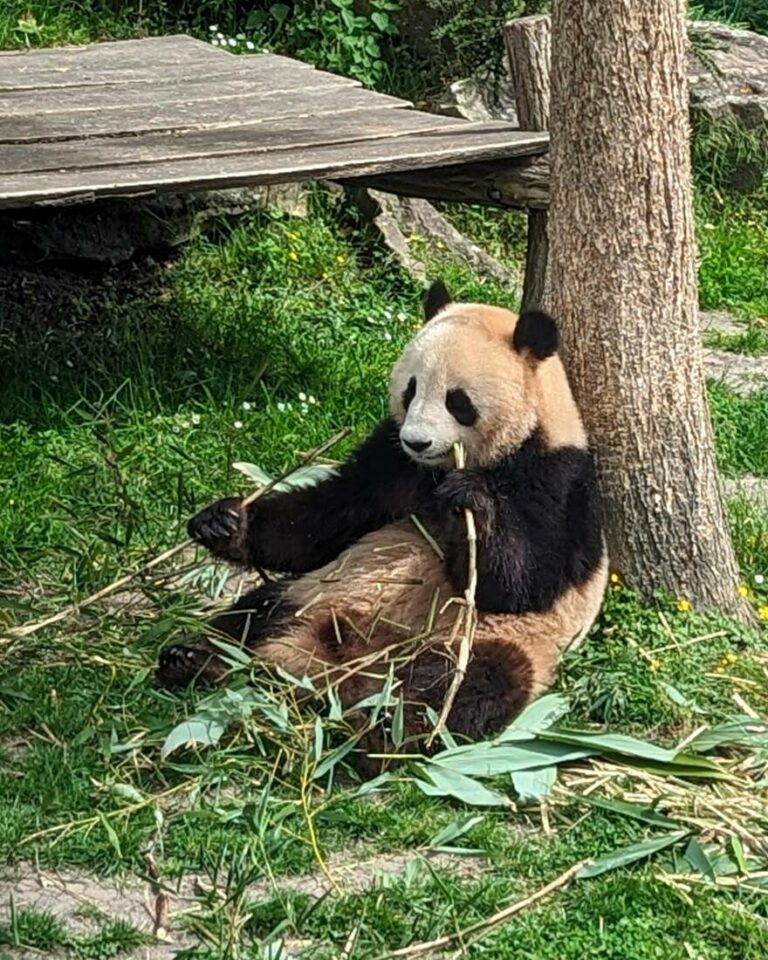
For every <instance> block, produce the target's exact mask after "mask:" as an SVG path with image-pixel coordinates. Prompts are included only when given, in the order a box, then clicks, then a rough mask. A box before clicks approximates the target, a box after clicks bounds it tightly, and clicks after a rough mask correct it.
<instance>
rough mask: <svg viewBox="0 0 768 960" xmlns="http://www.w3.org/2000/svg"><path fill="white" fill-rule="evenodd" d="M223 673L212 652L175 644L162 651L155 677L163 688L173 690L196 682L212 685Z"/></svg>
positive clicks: (198, 647) (201, 648) (219, 662)
mask: <svg viewBox="0 0 768 960" xmlns="http://www.w3.org/2000/svg"><path fill="white" fill-rule="evenodd" d="M221 673H222V664H221V661H220V660H219V659H218V658H217V656H216V654H215V653H213V651H212V650H210V649H207V648H205V647H202V646H195V647H187V646H182V645H181V644H173V646H170V647H166V648H165V650H163V651H161V653H160V656H159V658H158V661H157V670H156V671H155V677H156V679H157V682H158V683H159V684H160V686H161V687H165V688H166V689H173V688H175V687H187V686H189V685H190V684H191V683H193V682H195V681H199V682H202V683H212V682H214V681H215V680H217V679H218V678H219V677H220V676H221Z"/></svg>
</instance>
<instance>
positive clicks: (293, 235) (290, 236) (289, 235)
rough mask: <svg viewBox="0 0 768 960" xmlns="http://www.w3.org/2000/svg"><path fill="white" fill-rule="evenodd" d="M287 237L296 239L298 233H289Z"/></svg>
mask: <svg viewBox="0 0 768 960" xmlns="http://www.w3.org/2000/svg"><path fill="white" fill-rule="evenodd" d="M288 239H289V240H298V239H299V235H298V233H289V234H288Z"/></svg>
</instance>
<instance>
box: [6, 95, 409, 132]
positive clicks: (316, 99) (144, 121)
mask: <svg viewBox="0 0 768 960" xmlns="http://www.w3.org/2000/svg"><path fill="white" fill-rule="evenodd" d="M409 106H410V104H408V103H406V101H404V100H398V99H397V98H396V97H388V96H385V95H384V94H381V93H373V92H372V91H370V90H362V89H358V88H356V87H339V88H338V89H337V90H333V89H330V88H327V87H324V86H322V87H321V86H318V87H316V88H314V89H312V90H301V91H296V92H287V93H277V94H274V95H269V96H262V97H254V96H251V95H247V94H246V95H243V96H239V97H231V98H229V99H224V100H220V101H214V102H206V101H199V102H198V101H194V102H192V103H172V104H167V105H165V106H163V107H162V109H160V110H158V109H156V108H155V106H154V105H152V104H146V105H143V106H138V107H124V108H121V109H119V110H97V111H91V112H83V111H77V110H76V111H73V112H70V113H66V114H64V113H62V114H27V115H26V116H23V117H22V116H15V117H1V116H0V143H33V142H36V141H55V140H72V139H85V138H88V137H114V136H126V135H131V136H133V135H136V134H140V133H150V132H152V131H166V132H170V131H176V130H190V129H197V130H205V129H209V128H212V127H220V128H222V129H223V128H227V127H236V126H241V125H244V124H253V123H267V122H269V121H271V120H280V119H283V118H284V117H288V116H292V117H313V116H322V115H327V114H336V113H348V112H351V111H354V110H376V109H382V108H383V109H401V108H405V107H409Z"/></svg>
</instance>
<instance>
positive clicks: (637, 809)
mask: <svg viewBox="0 0 768 960" xmlns="http://www.w3.org/2000/svg"><path fill="white" fill-rule="evenodd" d="M585 799H586V800H587V801H588V802H589V803H591V804H592V806H593V807H600V808H601V809H602V810H613V811H614V812H615V813H620V814H622V815H623V816H625V817H631V818H632V819H633V820H640V821H641V822H642V823H650V824H651V825H652V826H654V827H664V828H665V829H667V830H680V829H681V826H680V824H679V823H676V822H675V821H674V820H670V819H669V817H665V816H664V814H663V813H659V812H658V810H654V809H653V807H641V806H640V805H639V804H636V803H627V802H626V801H624V800H609V799H607V798H605V797H586V798H585Z"/></svg>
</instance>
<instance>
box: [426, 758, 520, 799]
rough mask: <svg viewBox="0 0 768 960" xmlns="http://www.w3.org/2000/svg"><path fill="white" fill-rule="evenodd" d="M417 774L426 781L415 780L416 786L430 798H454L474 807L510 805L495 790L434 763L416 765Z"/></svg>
mask: <svg viewBox="0 0 768 960" xmlns="http://www.w3.org/2000/svg"><path fill="white" fill-rule="evenodd" d="M415 769H416V771H417V773H419V774H421V775H422V776H424V777H426V778H427V780H422V779H419V778H418V777H417V778H416V779H415V781H414V782H415V783H416V786H417V787H419V789H420V790H422V791H423V792H424V793H426V794H427V796H430V797H455V798H456V799H457V800H461V802H462V803H466V804H469V805H470V806H475V807H509V806H512V803H511V801H510V799H509V797H505V796H504V795H503V794H501V793H497V792H496V791H495V790H490V789H489V788H488V787H485V786H483V784H482V783H478V782H477V780H473V779H472V778H471V777H466V776H464V774H461V773H456V772H454V771H453V770H444V769H442V768H440V767H438V766H437V765H436V764H434V763H424V764H417V765H416V768H415Z"/></svg>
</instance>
